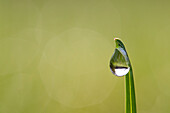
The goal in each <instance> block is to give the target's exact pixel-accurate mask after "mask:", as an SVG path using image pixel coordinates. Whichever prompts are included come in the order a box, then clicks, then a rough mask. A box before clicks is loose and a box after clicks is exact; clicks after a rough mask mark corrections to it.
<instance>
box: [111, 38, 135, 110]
mask: <svg viewBox="0 0 170 113" xmlns="http://www.w3.org/2000/svg"><path fill="white" fill-rule="evenodd" d="M114 40H115V42H116V48H119V50H121V51H122V55H123V56H124V57H125V59H126V61H127V62H128V65H129V67H130V70H129V72H128V73H127V74H126V75H125V87H126V113H137V110H136V97H135V85H134V79H133V71H132V65H131V63H130V60H129V57H128V54H127V51H126V49H125V46H124V44H123V42H122V41H121V40H120V39H119V38H115V39H114ZM120 48H121V49H120Z"/></svg>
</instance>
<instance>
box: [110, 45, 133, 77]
mask: <svg viewBox="0 0 170 113" xmlns="http://www.w3.org/2000/svg"><path fill="white" fill-rule="evenodd" d="M125 54H126V52H125V51H124V50H123V49H122V48H116V49H115V52H114V53H113V56H112V57H111V59H110V70H111V71H112V73H113V74H114V75H116V76H124V75H126V74H127V73H128V72H129V70H130V67H129V64H128V63H129V62H128V58H127V57H126V55H125Z"/></svg>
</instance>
